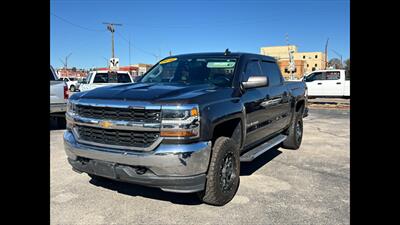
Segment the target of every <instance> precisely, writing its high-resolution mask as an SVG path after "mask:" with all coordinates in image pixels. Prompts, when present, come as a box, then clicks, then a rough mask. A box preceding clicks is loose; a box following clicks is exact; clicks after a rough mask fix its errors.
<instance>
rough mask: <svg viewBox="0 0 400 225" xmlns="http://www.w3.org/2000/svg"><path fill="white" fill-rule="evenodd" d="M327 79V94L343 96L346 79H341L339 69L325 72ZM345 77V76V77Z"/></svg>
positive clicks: (324, 83) (325, 86)
mask: <svg viewBox="0 0 400 225" xmlns="http://www.w3.org/2000/svg"><path fill="white" fill-rule="evenodd" d="M323 73H325V74H326V75H325V76H326V80H325V81H323V86H324V92H325V93H324V95H325V96H343V93H344V79H341V74H340V71H339V70H334V71H326V72H323ZM343 78H344V77H343Z"/></svg>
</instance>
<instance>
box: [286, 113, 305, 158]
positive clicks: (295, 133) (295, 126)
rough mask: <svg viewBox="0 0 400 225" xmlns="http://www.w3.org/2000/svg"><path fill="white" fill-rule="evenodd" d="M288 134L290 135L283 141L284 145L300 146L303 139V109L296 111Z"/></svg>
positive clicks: (291, 147) (288, 146)
mask: <svg viewBox="0 0 400 225" xmlns="http://www.w3.org/2000/svg"><path fill="white" fill-rule="evenodd" d="M286 134H287V135H288V137H287V138H286V140H284V141H283V142H282V147H283V148H287V149H294V150H296V149H298V148H300V145H301V141H302V139H303V111H302V110H300V112H298V113H296V115H295V118H293V121H292V124H291V125H290V127H289V128H288V130H287V132H286Z"/></svg>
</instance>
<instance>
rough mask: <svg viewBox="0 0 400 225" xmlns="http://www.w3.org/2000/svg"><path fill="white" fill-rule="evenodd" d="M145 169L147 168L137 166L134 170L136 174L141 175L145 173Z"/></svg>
mask: <svg viewBox="0 0 400 225" xmlns="http://www.w3.org/2000/svg"><path fill="white" fill-rule="evenodd" d="M146 171H147V168H145V167H137V168H136V170H135V172H136V174H137V175H143V174H145V173H146Z"/></svg>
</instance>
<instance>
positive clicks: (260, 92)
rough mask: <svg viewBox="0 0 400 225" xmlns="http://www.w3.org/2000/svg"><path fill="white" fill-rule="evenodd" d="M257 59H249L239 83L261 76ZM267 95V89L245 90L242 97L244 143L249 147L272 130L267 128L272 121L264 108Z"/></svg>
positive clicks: (267, 108)
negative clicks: (244, 121) (251, 77)
mask: <svg viewBox="0 0 400 225" xmlns="http://www.w3.org/2000/svg"><path fill="white" fill-rule="evenodd" d="M262 75H263V73H262V71H261V67H260V62H259V60H258V59H249V60H248V61H247V63H246V65H245V67H244V70H243V73H242V76H241V81H247V80H248V78H249V77H250V76H262ZM268 95H269V92H268V88H267V87H257V88H250V89H246V90H245V91H244V93H243V95H242V97H241V98H242V101H243V103H244V106H245V110H246V132H247V135H246V143H245V146H248V145H251V144H254V143H256V142H257V141H260V140H261V139H262V138H264V137H266V136H268V135H269V134H270V133H271V132H272V130H271V129H270V128H269V126H268V125H269V124H270V121H271V120H272V117H273V116H272V115H271V113H268V110H269V109H270V108H269V107H265V105H266V104H268V103H267V101H268V100H267V97H268Z"/></svg>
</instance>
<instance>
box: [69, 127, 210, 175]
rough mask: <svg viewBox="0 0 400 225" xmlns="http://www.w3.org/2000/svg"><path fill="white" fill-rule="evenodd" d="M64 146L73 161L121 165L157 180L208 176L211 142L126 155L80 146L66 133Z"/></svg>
mask: <svg viewBox="0 0 400 225" xmlns="http://www.w3.org/2000/svg"><path fill="white" fill-rule="evenodd" d="M64 146H65V152H66V153H67V156H68V158H69V159H71V160H77V158H78V157H83V158H87V159H94V160H101V161H106V162H112V163H117V164H121V165H128V166H135V167H145V168H147V169H148V170H150V171H152V172H153V173H154V174H155V175H156V176H194V175H199V174H205V173H206V171H207V168H208V164H209V161H210V152H211V142H196V143H192V144H162V143H161V144H160V145H159V146H158V147H156V148H155V149H154V150H153V151H150V152H138V151H127V150H120V149H113V148H105V147H99V146H91V145H86V144H82V143H78V141H77V140H76V139H75V137H74V135H73V133H72V132H71V131H68V130H67V131H66V132H65V133H64Z"/></svg>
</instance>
